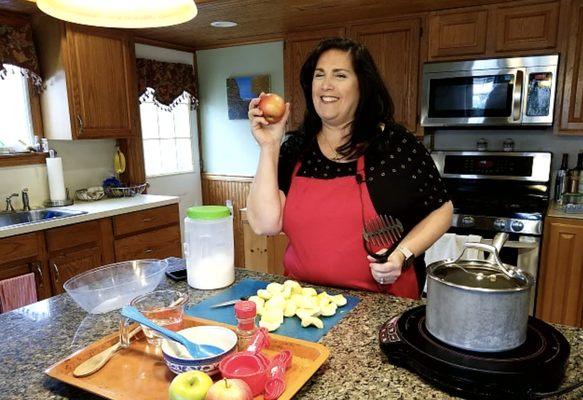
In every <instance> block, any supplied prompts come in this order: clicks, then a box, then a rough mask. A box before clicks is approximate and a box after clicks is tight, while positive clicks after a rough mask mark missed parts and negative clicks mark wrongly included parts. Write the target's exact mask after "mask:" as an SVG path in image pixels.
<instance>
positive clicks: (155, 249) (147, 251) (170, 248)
mask: <svg viewBox="0 0 583 400" xmlns="http://www.w3.org/2000/svg"><path fill="white" fill-rule="evenodd" d="M181 254H182V252H181V244H180V225H173V226H168V227H166V228H161V229H156V230H154V231H150V232H145V233H140V234H137V235H132V236H128V237H125V238H122V239H117V240H116V241H115V261H116V262H119V261H127V260H140V259H144V258H166V257H171V256H174V257H180V256H181Z"/></svg>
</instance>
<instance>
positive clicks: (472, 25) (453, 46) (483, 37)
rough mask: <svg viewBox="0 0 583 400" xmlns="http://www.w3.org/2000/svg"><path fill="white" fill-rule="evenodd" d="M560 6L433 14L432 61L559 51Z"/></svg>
mask: <svg viewBox="0 0 583 400" xmlns="http://www.w3.org/2000/svg"><path fill="white" fill-rule="evenodd" d="M559 12H560V2H559V1H550V2H541V1H523V2H512V3H504V4H502V5H496V4H493V5H490V6H481V7H467V8H462V9H457V10H453V11H452V10H448V11H436V12H432V13H430V14H429V16H428V18H427V23H428V27H429V34H428V36H427V41H428V59H429V61H440V60H456V59H460V60H461V59H473V58H486V57H502V56H506V57H514V56H520V55H535V54H550V53H553V52H556V51H557V37H558V31H559Z"/></svg>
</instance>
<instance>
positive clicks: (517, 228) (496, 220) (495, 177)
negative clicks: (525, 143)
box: [431, 151, 551, 312]
mask: <svg viewBox="0 0 583 400" xmlns="http://www.w3.org/2000/svg"><path fill="white" fill-rule="evenodd" d="M431 156H432V157H433V160H434V161H435V164H436V166H437V169H438V170H439V173H440V174H441V177H442V179H443V180H444V182H445V184H446V187H447V189H448V191H449V192H450V194H451V197H452V201H453V205H454V215H453V220H452V227H451V228H450V230H449V232H450V233H455V234H459V235H470V234H472V235H479V236H481V238H482V242H483V243H487V244H490V243H491V241H492V239H493V238H494V236H495V235H496V234H497V233H498V232H506V233H508V234H509V238H508V240H507V241H506V243H505V245H504V247H503V248H502V250H501V252H500V258H501V259H502V261H503V262H505V263H508V264H511V265H516V266H518V267H519V268H521V269H523V270H525V271H528V272H529V273H531V274H532V276H533V277H534V278H535V281H536V279H537V275H538V266H539V256H540V247H541V239H542V234H543V221H544V215H545V213H546V209H547V206H548V201H549V189H550V168H551V153H548V152H487V151H481V152H475V151H434V152H432V153H431ZM534 304H535V296H532V298H531V312H534Z"/></svg>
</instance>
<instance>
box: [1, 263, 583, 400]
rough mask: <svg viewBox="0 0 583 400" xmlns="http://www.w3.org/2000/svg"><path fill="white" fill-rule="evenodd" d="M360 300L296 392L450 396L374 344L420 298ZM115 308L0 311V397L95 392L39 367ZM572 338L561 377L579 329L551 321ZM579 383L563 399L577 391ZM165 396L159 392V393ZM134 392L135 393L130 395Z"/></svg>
mask: <svg viewBox="0 0 583 400" xmlns="http://www.w3.org/2000/svg"><path fill="white" fill-rule="evenodd" d="M246 277H250V278H254V279H262V280H266V281H279V282H283V281H284V279H285V278H284V277H281V276H274V275H268V274H263V273H257V272H251V271H248V270H242V269H238V270H237V280H240V279H242V278H246ZM161 286H162V287H164V286H172V287H176V288H178V289H181V290H188V291H189V294H190V296H191V301H192V303H198V302H199V301H201V300H203V299H204V298H207V297H209V296H212V295H214V294H215V293H217V291H202V290H194V289H191V288H188V287H187V284H186V282H185V281H182V282H178V283H176V282H173V281H170V280H167V281H165V282H163V283H162V285H161ZM346 293H348V294H351V295H355V296H358V297H359V298H360V299H361V301H360V302H359V304H358V305H357V306H356V308H355V309H354V310H352V311H350V312H349V313H348V314H347V315H346V316H345V317H344V318H343V319H342V320H341V321H340V323H339V324H337V325H336V326H334V327H333V328H332V329H331V330H330V331H329V332H328V333H327V334H326V335H325V336H324V337H323V338H322V339H321V341H320V343H321V344H323V345H325V346H327V347H328V348H329V349H330V357H329V359H328V360H327V361H326V363H325V364H324V365H323V366H322V367H321V368H320V369H319V370H318V371H317V372H316V373H315V374H314V376H313V377H312V379H311V380H310V381H308V383H307V384H306V385H305V386H304V387H303V388H302V389H301V391H300V392H299V393H298V394H297V396H296V398H299V399H308V400H310V399H312V400H327V399H330V400H336V399H449V398H451V397H450V396H448V395H447V394H445V393H444V392H441V391H439V390H437V389H434V388H433V387H431V386H429V385H428V384H426V383H424V382H423V381H421V380H420V379H419V378H418V377H417V376H416V375H414V374H412V373H410V372H408V371H407V370H405V369H402V368H398V367H395V366H393V365H391V364H389V363H388V362H387V361H386V357H385V356H384V354H383V353H382V352H381V351H380V348H379V345H378V339H377V335H378V329H379V327H380V326H381V325H382V324H383V323H384V322H385V321H387V320H388V319H389V318H390V317H392V316H395V315H398V314H400V313H402V312H403V311H405V310H406V309H408V308H411V307H413V306H416V305H418V304H421V303H420V302H417V301H412V300H408V299H400V298H395V297H391V296H386V295H382V294H376V293H370V292H357V291H346ZM118 321H119V314H118V313H117V312H111V313H108V314H103V315H88V314H87V313H85V312H84V311H83V310H82V309H80V308H79V307H78V306H77V305H76V304H75V303H74V301H73V300H72V299H71V298H70V297H69V296H68V295H66V294H64V295H60V296H56V297H53V298H50V299H47V300H44V301H42V302H39V303H35V304H32V305H30V306H28V307H24V308H21V309H18V310H15V311H12V312H9V313H7V314H2V315H0V326H1V327H2V345H1V346H2V347H1V349H2V350H1V352H0V358H1V359H2V361H3V362H2V368H1V370H0V398H2V399H6V400H8V399H27V400H41V399H42V400H45V399H89V400H93V399H98V397H96V396H93V395H90V394H89V393H87V392H84V391H82V390H79V389H77V388H74V387H72V386H69V385H66V384H64V383H61V382H59V381H56V380H54V379H52V378H50V377H48V376H46V375H44V373H43V371H44V370H45V369H46V368H47V367H49V366H51V365H52V364H54V363H55V362H57V361H59V360H61V359H63V358H65V357H66V356H68V355H70V354H71V353H73V352H75V351H76V350H78V349H80V348H82V347H84V346H86V345H87V344H89V343H91V342H93V341H95V340H97V339H99V338H101V337H103V336H104V335H106V334H108V333H111V332H114V331H116V329H117V324H118ZM558 328H559V329H560V330H561V331H562V332H563V334H564V335H565V337H566V338H567V340H568V341H569V343H570V344H571V357H570V359H569V365H568V367H567V373H566V378H565V385H567V384H569V383H573V382H576V381H578V380H581V379H582V378H583V329H576V328H571V327H558ZM580 396H581V390H579V391H578V392H575V393H572V394H570V395H565V396H563V397H561V398H562V399H576V398H581V397H580ZM160 399H166V393H161V394H160ZM133 400H139V399H133Z"/></svg>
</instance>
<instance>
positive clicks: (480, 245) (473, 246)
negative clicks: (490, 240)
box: [455, 242, 516, 278]
mask: <svg viewBox="0 0 583 400" xmlns="http://www.w3.org/2000/svg"><path fill="white" fill-rule="evenodd" d="M467 249H477V250H482V251H487V252H488V253H490V254H491V257H488V260H487V261H488V262H489V263H490V264H492V265H495V266H497V267H498V268H499V269H500V270H501V271H502V272H504V274H505V275H506V276H508V277H510V278H514V277H515V276H516V271H514V269H508V268H506V267H505V266H504V263H502V260H500V256H499V255H498V250H497V249H496V247H494V246H491V245H489V244H484V243H472V242H470V243H464V250H463V251H462V253H461V254H460V255H459V257H458V258H457V260H455V263H456V264H457V263H459V262H460V261H461V260H462V258H463V256H464V253H465V252H466V250H467ZM492 258H493V260H492V261H491V259H492Z"/></svg>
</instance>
